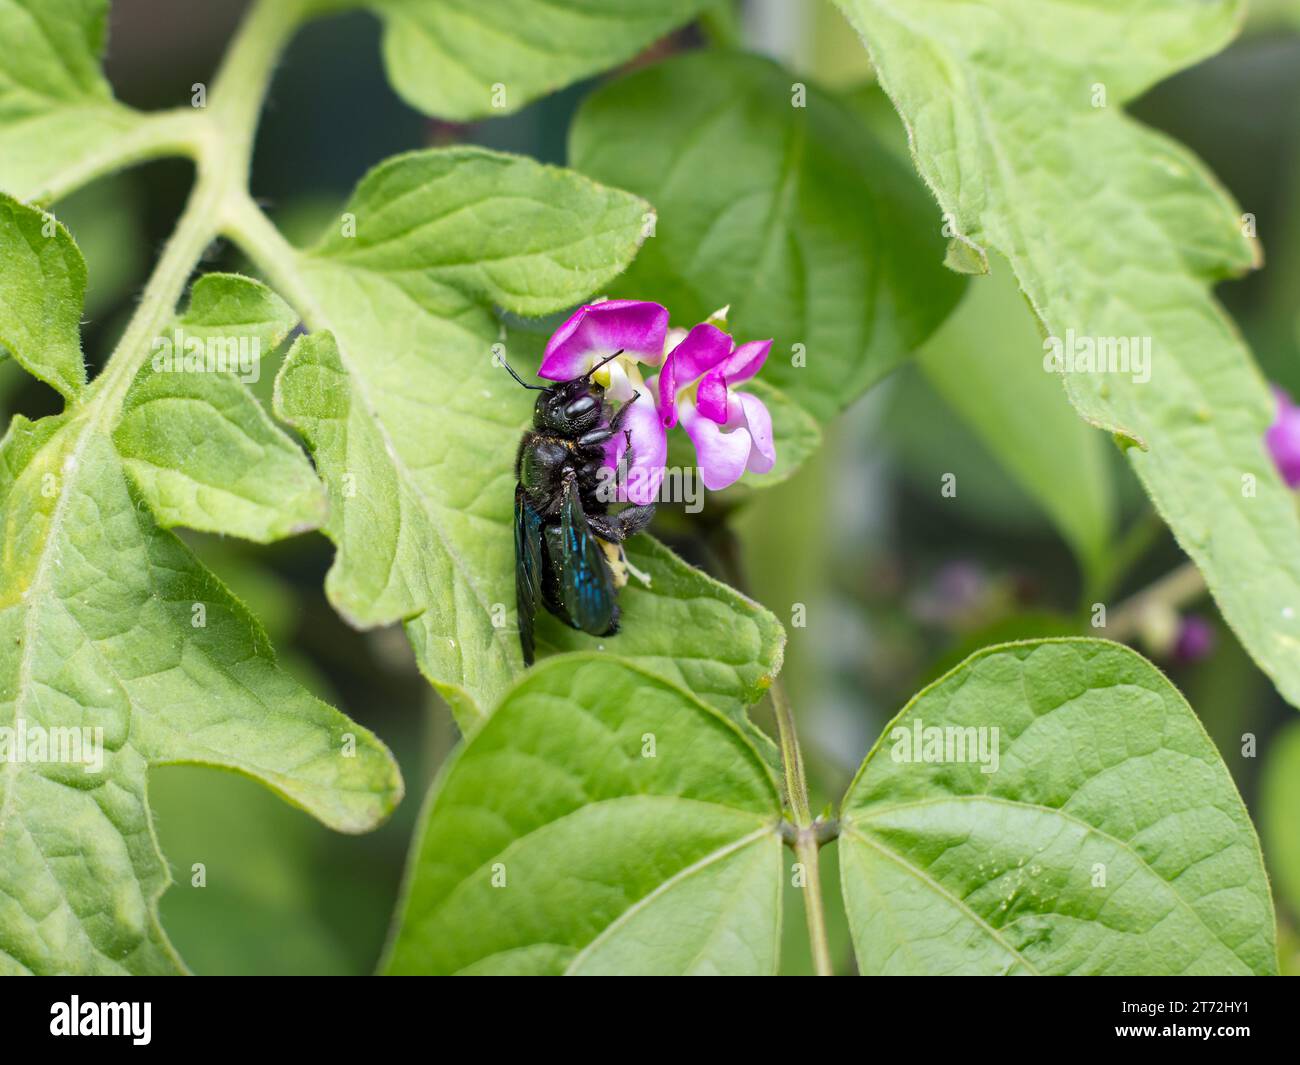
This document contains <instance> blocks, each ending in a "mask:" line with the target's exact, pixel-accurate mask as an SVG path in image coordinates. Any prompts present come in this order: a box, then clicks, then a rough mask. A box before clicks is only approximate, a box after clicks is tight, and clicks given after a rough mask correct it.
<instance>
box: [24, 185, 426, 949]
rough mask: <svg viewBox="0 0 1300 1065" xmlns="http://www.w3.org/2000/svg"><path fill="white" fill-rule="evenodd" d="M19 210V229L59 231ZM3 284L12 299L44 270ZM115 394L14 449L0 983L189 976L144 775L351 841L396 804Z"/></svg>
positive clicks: (372, 756)
mask: <svg viewBox="0 0 1300 1065" xmlns="http://www.w3.org/2000/svg"><path fill="white" fill-rule="evenodd" d="M8 209H9V210H10V211H11V212H12V213H17V214H24V213H25V215H26V219H25V220H24V221H23V222H22V223H21V224H22V225H24V226H27V225H30V224H32V223H36V222H41V221H43V219H44V217H45V216H43V215H42V213H41V212H39V211H37V210H35V209H34V208H30V207H23V206H21V205H14V204H9V205H8ZM62 237H63V238H66V234H62ZM56 239H61V238H49V240H50V242H51V243H53V242H54V241H55V240H56ZM68 239H70V238H68ZM6 268H7V269H6V278H7V282H6V283H7V284H12V283H13V282H14V280H15V278H18V279H19V280H20V281H21V277H22V275H23V273H24V271H27V270H30V269H32V260H30V259H18V260H15V261H14V262H8V263H6ZM43 306H44V305H42V304H31V305H30V306H28V307H22V306H20V307H18V308H14V307H13V306H10V307H9V308H8V309H7V313H14V312H16V311H30V307H43ZM49 313H50V314H51V316H52V317H53V318H54V319H56V320H55V321H51V322H46V323H43V327H44V328H47V329H50V330H53V334H52V335H60V336H61V335H63V334H64V333H66V332H67V331H68V330H71V331H72V333H73V335H74V336H75V331H76V323H77V319H78V317H79V310H78V309H77V308H76V307H75V306H72V305H71V302H70V301H68V300H61V301H58V302H57V303H55V304H53V305H52V308H51V309H50V312H49ZM25 324H26V325H27V330H28V332H27V334H25V335H31V333H30V330H31V323H30V322H28V323H25ZM107 392H108V390H106V389H102V388H101V389H87V390H85V391H84V392H83V393H82V394H81V395H80V396H78V397H75V398H74V399H73V400H72V401H70V403H69V405H68V407H67V409H66V410H65V411H64V412H63V413H61V414H58V415H52V416H49V417H46V418H43V419H41V420H39V421H36V422H32V421H29V420H27V419H26V418H22V417H17V418H15V419H14V420H13V422H12V423H11V425H10V427H9V431H8V432H7V433H6V435H5V437H4V440H3V442H2V443H0V971H4V972H14V973H18V972H33V973H68V972H78V973H156V972H173V971H177V970H178V969H180V968H181V962H180V960H179V959H178V958H177V957H176V955H175V952H174V951H173V950H172V949H171V947H170V946H169V944H168V942H167V939H166V936H165V935H164V933H163V931H162V929H161V927H160V926H159V923H158V917H157V906H158V897H159V895H160V894H161V893H162V891H163V890H164V888H165V887H166V885H167V880H168V877H167V871H166V867H165V864H164V862H163V860H162V856H161V855H160V854H159V852H158V848H157V844H156V842H155V839H154V834H153V827H152V823H151V817H150V813H149V808H148V804H147V801H146V776H147V771H148V768H149V767H150V766H151V765H162V764H169V763H185V762H190V763H199V764H204V765H211V766H218V767H222V768H226V769H231V770H235V771H237V772H240V773H243V774H246V775H247V776H250V777H253V778H255V779H257V780H260V781H261V782H263V783H264V784H266V785H267V786H268V787H270V788H271V789H272V790H274V791H275V792H277V793H278V794H280V795H281V796H283V797H284V798H285V799H286V800H288V801H289V802H291V803H293V804H294V805H296V806H299V807H301V808H303V809H305V810H307V811H308V812H309V813H311V814H312V815H313V816H315V817H317V818H318V819H319V820H321V821H322V822H324V823H325V824H326V825H328V826H330V827H332V828H335V829H339V830H341V831H348V832H359V831H364V830H366V829H368V828H371V827H373V826H374V825H375V824H376V823H378V822H379V821H380V820H382V819H383V818H384V817H385V816H386V815H387V813H388V812H389V811H390V810H391V809H392V808H393V806H394V805H395V804H396V803H397V801H398V800H399V799H400V797H401V793H402V783H401V778H400V776H399V774H398V771H397V766H396V764H395V763H394V762H393V760H392V758H391V756H390V755H389V753H388V751H387V750H386V749H385V748H384V746H383V745H382V744H381V743H380V742H379V741H378V740H377V739H375V737H374V736H372V735H371V734H370V733H369V732H367V731H366V730H365V729H362V728H360V727H358V726H357V725H355V724H353V723H352V722H351V721H349V720H348V719H347V718H346V717H344V716H343V715H342V714H340V713H339V712H338V711H336V710H334V709H333V708H331V707H329V706H327V705H325V704H324V703H322V702H320V701H319V700H317V699H315V698H314V697H313V696H311V695H310V694H309V693H308V692H307V691H306V690H305V689H303V688H302V687H300V686H299V685H298V684H297V683H296V682H294V681H292V680H291V679H290V678H289V677H288V676H287V675H286V674H285V673H283V672H282V671H281V670H280V669H279V668H278V667H277V665H276V662H275V656H274V654H273V652H272V650H271V648H270V646H269V644H268V642H267V640H266V637H265V635H264V634H263V632H262V630H261V628H260V626H259V625H258V623H257V622H256V621H255V620H254V619H253V618H252V617H251V616H250V615H249V614H248V612H247V611H246V610H245V609H244V607H243V606H242V604H240V603H239V601H238V600H237V599H235V598H234V596H232V595H231V594H230V593H229V592H228V591H227V590H226V589H225V588H224V587H223V586H222V585H221V584H220V583H219V582H218V581H217V580H216V578H214V577H213V576H212V575H211V574H210V573H208V572H207V571H206V570H205V569H203V567H202V566H201V565H200V564H199V563H198V562H197V561H196V560H195V558H194V556H193V555H192V554H191V553H190V552H189V551H188V550H187V549H186V548H185V546H184V545H183V544H182V543H181V542H180V541H179V540H178V539H177V538H176V537H175V536H173V535H172V534H171V533H169V532H166V531H165V530H163V529H161V528H159V527H158V525H157V524H156V523H155V522H154V520H153V518H152V516H151V514H150V510H149V507H148V505H147V504H146V501H145V500H144V499H143V498H142V497H141V496H140V495H139V493H138V492H137V490H136V489H135V486H134V484H133V483H132V482H131V480H130V478H129V477H128V475H127V473H126V471H125V469H124V466H123V460H122V458H121V456H120V455H119V454H118V453H117V451H116V450H115V448H114V445H113V439H112V428H113V425H112V422H113V420H114V411H113V408H112V407H111V406H110V405H109V404H108V403H107V402H106V400H105V398H104V397H105V395H106V394H107Z"/></svg>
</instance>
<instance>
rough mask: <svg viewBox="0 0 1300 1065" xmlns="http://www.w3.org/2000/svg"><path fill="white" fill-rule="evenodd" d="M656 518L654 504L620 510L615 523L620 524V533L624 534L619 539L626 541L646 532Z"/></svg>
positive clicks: (615, 516)
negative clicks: (651, 521)
mask: <svg viewBox="0 0 1300 1065" xmlns="http://www.w3.org/2000/svg"><path fill="white" fill-rule="evenodd" d="M654 516H655V505H654V504H653V503H647V504H646V505H645V506H643V507H627V508H626V509H625V510H620V511H619V512H618V513H617V514H615V515H614V521H615V522H617V523H618V527H619V532H620V533H622V535H621V536H620V537H619V539H620V540H626V539H628V538H629V537H632V536H635V535H636V534H637V533H639V532H642V531H644V529H645V528H646V526H648V525H649V524H650V520H651V519H652V518H653V517H654Z"/></svg>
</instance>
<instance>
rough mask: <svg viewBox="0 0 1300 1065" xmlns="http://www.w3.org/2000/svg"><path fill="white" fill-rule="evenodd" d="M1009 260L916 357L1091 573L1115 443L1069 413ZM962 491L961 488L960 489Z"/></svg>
mask: <svg viewBox="0 0 1300 1065" xmlns="http://www.w3.org/2000/svg"><path fill="white" fill-rule="evenodd" d="M1042 351H1043V348H1042V341H1041V337H1040V334H1039V331H1038V323H1037V321H1036V319H1035V318H1034V316H1033V312H1032V311H1031V310H1030V309H1029V307H1028V306H1027V305H1026V304H1025V301H1024V298H1023V297H1022V295H1021V293H1020V290H1019V288H1018V287H1017V286H1016V283H1015V278H1014V276H1013V275H1012V274H1011V272H1010V270H1009V268H1008V267H1007V265H1006V263H1005V261H1003V260H997V262H996V266H995V268H994V271H993V276H991V277H989V278H987V279H982V280H979V281H976V282H974V283H973V284H972V285H971V286H970V288H969V291H968V292H967V295H966V299H965V301H964V302H963V304H962V306H961V307H960V308H959V309H958V311H957V313H955V314H954V315H953V316H952V317H951V318H949V319H948V321H947V322H945V323H944V325H943V326H942V327H941V328H940V329H939V331H938V332H937V333H935V335H934V336H933V337H931V338H930V339H929V341H927V342H926V344H925V346H924V347H923V348H922V349H921V350H920V351H919V352H917V357H916V358H917V362H918V364H919V365H920V367H921V370H922V371H923V372H924V374H925V376H926V377H927V378H928V379H929V381H930V384H931V386H932V387H933V388H934V390H935V391H936V392H937V393H938V394H939V395H940V396H942V397H943V399H944V400H945V401H947V403H948V404H949V405H950V406H951V407H952V408H953V410H955V411H956V412H957V413H958V414H959V415H960V416H961V417H962V419H963V420H964V421H965V422H966V424H967V425H969V426H970V428H971V429H972V430H973V431H974V432H975V433H976V435H977V436H979V438H980V439H981V440H982V441H983V442H984V443H985V444H986V445H987V447H988V449H989V450H990V451H991V452H992V453H993V454H994V455H996V456H997V458H998V460H999V461H1000V462H1001V463H1002V465H1003V466H1004V467H1005V468H1006V470H1007V471H1008V472H1009V473H1010V474H1011V475H1012V476H1013V477H1014V478H1015V479H1016V480H1017V481H1018V482H1019V483H1020V485H1021V486H1022V487H1023V488H1024V489H1025V491H1026V492H1028V493H1029V494H1030V495H1031V496H1032V497H1033V498H1034V499H1036V500H1037V501H1038V502H1039V504H1040V505H1041V506H1042V508H1043V509H1044V510H1045V511H1046V512H1047V514H1048V515H1049V516H1050V517H1051V519H1052V521H1053V522H1054V523H1055V524H1056V527H1057V528H1058V529H1059V530H1060V532H1061V534H1062V535H1063V536H1064V537H1065V539H1066V540H1067V541H1068V542H1069V544H1070V546H1071V547H1072V548H1073V549H1074V552H1075V554H1076V555H1077V556H1078V559H1079V562H1080V564H1081V565H1082V567H1083V568H1084V570H1085V572H1089V573H1092V572H1095V571H1096V570H1097V569H1098V567H1099V566H1100V565H1101V564H1102V561H1103V556H1104V554H1105V552H1106V550H1107V549H1108V547H1109V544H1110V534H1111V531H1112V526H1113V522H1114V500H1113V498H1112V494H1111V484H1110V473H1109V467H1108V466H1107V464H1106V463H1107V458H1108V456H1107V454H1106V449H1107V448H1108V447H1110V446H1111V445H1110V443H1109V441H1107V440H1106V438H1105V437H1104V436H1103V435H1102V434H1100V433H1098V432H1095V431H1094V430H1093V429H1092V428H1091V427H1090V426H1088V425H1085V424H1084V423H1083V422H1082V421H1080V420H1079V418H1078V417H1077V416H1076V415H1075V413H1074V411H1073V410H1072V409H1071V408H1070V404H1069V401H1068V400H1067V399H1066V397H1065V392H1064V390H1063V389H1062V387H1061V381H1060V378H1059V377H1058V376H1057V375H1056V374H1050V373H1044V372H1043V356H1042ZM960 491H961V485H960V482H959V484H958V492H959V493H960Z"/></svg>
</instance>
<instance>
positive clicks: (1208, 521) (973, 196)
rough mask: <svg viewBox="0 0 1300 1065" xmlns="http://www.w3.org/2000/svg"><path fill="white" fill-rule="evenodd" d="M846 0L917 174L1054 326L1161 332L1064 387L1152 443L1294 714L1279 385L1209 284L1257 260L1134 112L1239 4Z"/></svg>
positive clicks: (1162, 503)
mask: <svg viewBox="0 0 1300 1065" xmlns="http://www.w3.org/2000/svg"><path fill="white" fill-rule="evenodd" d="M839 2H840V6H841V7H842V8H843V9H844V11H845V13H846V14H847V15H848V17H849V19H850V21H851V22H852V23H853V24H854V26H855V27H856V28H857V29H858V31H859V32H860V33H861V34H862V35H863V37H864V38H865V40H866V42H867V45H868V48H869V50H870V52H871V54H872V57H873V59H874V61H875V64H876V66H877V69H878V71H879V74H880V80H881V83H882V85H883V86H884V88H885V90H886V91H887V92H888V93H889V94H890V96H891V97H892V98H893V100H894V103H895V105H896V106H897V107H898V110H899V112H900V113H901V115H902V116H903V120H904V122H905V123H906V124H907V126H908V129H909V134H910V139H911V143H912V145H913V150H914V157H915V161H916V164H917V167H918V168H919V170H920V171H921V174H922V175H923V176H924V177H925V179H926V180H927V181H928V182H929V184H930V186H931V187H932V188H933V189H934V191H935V194H936V195H937V196H938V198H939V202H940V203H941V205H942V206H943V208H944V210H945V211H946V212H948V213H949V214H950V216H951V217H952V219H953V220H954V224H955V226H956V227H957V228H958V229H959V230H960V231H961V235H962V236H963V237H965V238H966V239H969V240H971V241H973V242H974V243H976V244H979V245H988V246H990V247H992V248H996V249H997V250H998V251H1000V252H1002V253H1003V255H1005V256H1006V257H1007V259H1008V260H1009V261H1010V263H1011V266H1012V269H1013V270H1014V271H1015V273H1016V277H1017V278H1018V279H1019V281H1020V284H1021V287H1022V288H1023V289H1024V291H1025V293H1026V295H1027V296H1028V298H1029V300H1030V302H1031V303H1032V304H1033V306H1034V308H1035V310H1036V312H1037V314H1038V315H1039V317H1040V318H1041V319H1042V321H1043V323H1044V325H1045V328H1046V330H1047V332H1048V334H1049V335H1050V336H1052V337H1055V338H1057V339H1058V340H1060V341H1061V342H1062V344H1064V343H1066V342H1067V341H1068V340H1069V339H1070V337H1071V336H1073V337H1075V338H1086V339H1089V340H1092V341H1093V343H1094V344H1096V343H1098V342H1101V343H1103V344H1108V345H1111V346H1112V347H1111V351H1112V352H1113V351H1114V350H1116V348H1115V347H1114V345H1117V344H1118V343H1119V341H1120V340H1121V339H1123V340H1124V341H1125V342H1126V343H1129V342H1131V343H1132V344H1133V345H1135V346H1136V349H1137V350H1139V351H1140V350H1141V348H1142V345H1143V344H1145V343H1146V341H1148V340H1149V341H1150V357H1149V360H1148V366H1147V370H1148V371H1149V380H1143V379H1142V378H1143V377H1144V376H1147V375H1144V374H1142V373H1139V372H1131V371H1132V370H1133V367H1134V364H1133V363H1132V362H1131V361H1130V363H1129V369H1130V372H1127V373H1124V372H1120V373H1115V372H1111V373H1095V372H1088V371H1087V370H1078V371H1076V372H1072V373H1068V374H1067V377H1066V385H1067V390H1068V393H1069V396H1070V399H1071V401H1072V402H1073V403H1074V405H1075V407H1076V409H1077V410H1078V411H1079V413H1080V414H1081V415H1082V416H1083V417H1084V419H1085V420H1087V421H1088V422H1090V423H1092V424H1094V425H1097V426H1100V427H1103V428H1105V429H1108V430H1110V431H1111V432H1113V433H1116V434H1119V435H1120V436H1121V437H1122V438H1124V439H1125V440H1127V441H1131V442H1135V443H1136V444H1137V445H1138V446H1135V447H1129V448H1128V449H1127V455H1128V457H1129V459H1130V460H1131V462H1132V464H1133V467H1134V469H1135V470H1136V471H1137V473H1138V476H1139V477H1140V478H1141V480H1142V483H1143V484H1144V486H1145V487H1146V490H1147V492H1148V493H1149V494H1150V495H1151V498H1152V500H1153V501H1154V502H1155V504H1156V507H1157V509H1158V510H1159V511H1160V513H1161V515H1162V516H1163V517H1164V519H1165V520H1166V521H1167V522H1168V523H1169V526H1170V528H1171V529H1172V530H1173V532H1174V534H1175V536H1176V537H1177V538H1178V541H1179V543H1180V544H1181V545H1182V547H1183V549H1184V550H1185V551H1186V552H1187V553H1188V555H1190V556H1191V558H1192V559H1193V561H1194V562H1195V563H1196V564H1197V566H1198V567H1199V568H1200V570H1201V572H1202V573H1203V574H1204V576H1205V580H1206V583H1207V584H1208V585H1209V588H1210V590H1211V592H1212V593H1213V594H1214V596H1215V599H1216V600H1217V602H1218V605H1219V607H1220V609H1221V610H1222V612H1223V615H1224V618H1225V619H1226V620H1227V621H1228V623H1229V624H1230V625H1231V626H1232V627H1233V629H1234V630H1235V631H1236V633H1237V634H1238V636H1240V638H1241V641H1242V643H1243V645H1244V646H1245V647H1246V649H1247V650H1248V651H1249V652H1250V653H1251V655H1252V657H1253V658H1254V659H1255V661H1256V662H1257V663H1258V664H1259V666H1260V668H1261V669H1263V670H1264V672H1265V673H1267V674H1268V675H1269V677H1271V678H1272V680H1273V681H1274V683H1275V684H1276V685H1277V686H1278V689H1279V690H1280V691H1281V692H1282V694H1283V696H1284V697H1285V698H1287V699H1288V700H1289V701H1290V702H1292V703H1294V704H1297V705H1300V655H1297V653H1296V651H1297V647H1298V646H1300V556H1298V555H1297V553H1296V551H1295V549H1294V547H1295V544H1296V543H1297V542H1300V515H1297V510H1296V505H1295V498H1294V495H1293V493H1291V492H1290V491H1288V490H1287V489H1286V487H1285V486H1284V485H1283V483H1282V481H1281V479H1280V478H1279V477H1278V475H1277V473H1276V471H1275V470H1274V468H1273V465H1272V463H1271V461H1270V460H1269V457H1268V455H1267V453H1266V452H1265V449H1264V445H1263V436H1264V431H1265V430H1266V429H1267V427H1268V425H1269V423H1270V421H1271V420H1272V417H1273V400H1272V397H1271V396H1270V395H1269V391H1268V388H1267V387H1266V385H1265V382H1264V380H1263V379H1262V377H1261V376H1260V374H1259V372H1258V370H1257V369H1256V367H1255V365H1254V363H1253V361H1252V360H1251V358H1250V354H1249V352H1248V351H1247V350H1246V348H1245V346H1244V344H1243V343H1242V341H1241V338H1240V337H1239V335H1238V334H1237V332H1236V331H1235V329H1234V328H1233V326H1232V324H1231V322H1230V321H1229V320H1228V318H1227V317H1226V315H1225V314H1224V312H1223V311H1222V309H1221V308H1220V307H1219V306H1218V304H1217V303H1216V302H1215V301H1214V300H1213V298H1212V296H1211V294H1210V292H1209V287H1210V285H1211V284H1213V283H1214V282H1216V281H1219V280H1222V279H1223V278H1225V277H1228V276H1231V275H1233V274H1236V273H1239V272H1241V271H1243V270H1245V269H1247V268H1249V267H1250V266H1251V265H1252V264H1253V263H1254V262H1255V260H1256V256H1257V250H1256V248H1255V247H1254V245H1253V242H1252V241H1251V240H1250V239H1249V238H1247V237H1246V236H1245V235H1244V229H1245V227H1244V226H1243V225H1242V222H1241V217H1240V212H1239V210H1238V208H1237V207H1236V205H1235V204H1233V203H1232V201H1231V199H1230V198H1229V197H1228V195H1227V194H1226V193H1225V192H1224V190H1223V189H1222V188H1221V187H1220V186H1219V185H1218V184H1217V183H1216V182H1215V180H1214V178H1213V177H1212V176H1211V175H1210V174H1209V173H1208V172H1207V171H1206V169H1205V167H1204V166H1203V165H1202V164H1201V163H1200V162H1199V161H1198V160H1197V159H1195V158H1194V157H1193V155H1192V154H1191V153H1190V152H1189V151H1187V150H1186V149H1184V148H1183V147H1181V146H1180V145H1178V144H1176V143H1174V142H1173V141H1171V140H1170V139H1168V138H1167V137H1165V136H1163V135H1161V134H1158V133H1156V132H1154V131H1152V130H1149V129H1146V128H1144V127H1142V126H1141V125H1139V124H1138V123H1137V122H1135V121H1133V120H1132V119H1130V118H1129V117H1128V116H1127V115H1125V114H1124V112H1123V110H1122V105H1123V104H1124V103H1125V102H1126V101H1128V100H1130V99H1132V98H1133V97H1135V96H1136V95H1138V94H1139V93H1141V92H1142V91H1143V90H1145V89H1146V88H1148V87H1149V86H1151V85H1152V84H1154V83H1155V82H1157V81H1159V80H1160V79H1161V78H1164V77H1167V76H1168V75H1170V74H1173V73H1174V72H1176V71H1177V70H1180V69H1182V68H1183V67H1185V66H1187V65H1189V64H1191V63H1193V62H1196V61H1197V60H1200V59H1203V58H1205V57H1206V56H1209V55H1212V54H1213V53H1215V52H1216V51H1218V50H1219V49H1220V48H1222V47H1223V46H1224V45H1225V44H1226V43H1227V41H1228V40H1229V39H1230V38H1231V36H1232V35H1233V33H1234V32H1235V30H1236V28H1237V26H1238V24H1239V22H1240V12H1241V5H1240V4H1238V3H1236V2H1235V0H1210V2H1206V3H1198V4H1185V3H1179V2H1176V0H1150V2H1148V3H1144V4H1141V5H1138V6H1135V5H1133V4H1130V3H1126V2H1122V0H1087V2H1070V3H1058V2H1040V0H982V2H980V3H973V4H966V5H961V6H958V7H956V8H954V6H953V5H951V4H947V3H935V2H933V0H906V2H899V0H839ZM1029 42H1033V47H1032V48H1030V47H1029ZM1043 56H1051V57H1052V59H1051V61H1050V62H1049V61H1045V60H1043V59H1042V57H1043ZM1103 234H1112V235H1117V239H1115V240H1110V239H1104V238H1103V237H1102V235H1103Z"/></svg>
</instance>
